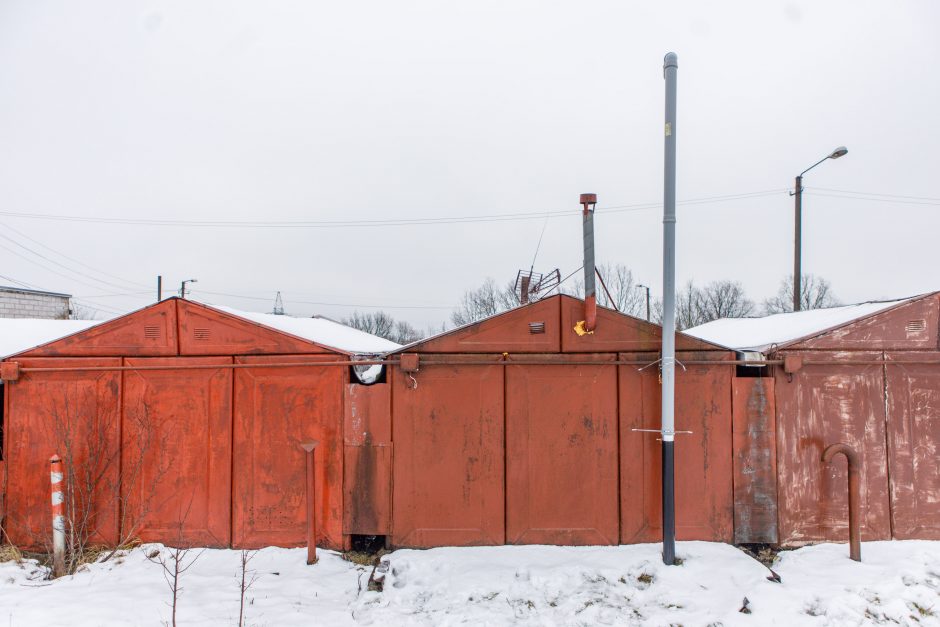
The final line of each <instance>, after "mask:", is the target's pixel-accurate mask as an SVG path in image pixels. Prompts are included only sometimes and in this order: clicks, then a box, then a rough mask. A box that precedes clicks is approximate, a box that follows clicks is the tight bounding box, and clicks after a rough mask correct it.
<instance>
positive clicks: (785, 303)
mask: <svg viewBox="0 0 940 627" xmlns="http://www.w3.org/2000/svg"><path fill="white" fill-rule="evenodd" d="M839 304H840V303H839V299H838V298H836V295H835V294H833V293H832V286H831V285H830V284H829V281H827V280H826V279H824V278H822V277H818V276H816V275H814V274H804V275H802V279H801V281H800V308H801V309H802V310H803V311H807V310H810V309H825V308H826V307H836V306H838V305H839ZM788 311H793V275H792V274H791V275H788V276H787V277H786V278H785V279H783V280H782V281H781V282H780V289H778V290H777V294H776V296H773V297H772V298H768V299H767V300H765V301H764V313H765V314H766V315H770V314H776V313H785V312H788Z"/></svg>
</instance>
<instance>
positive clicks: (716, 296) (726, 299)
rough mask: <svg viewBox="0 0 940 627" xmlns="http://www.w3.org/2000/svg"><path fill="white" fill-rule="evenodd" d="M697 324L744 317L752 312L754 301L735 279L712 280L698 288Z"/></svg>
mask: <svg viewBox="0 0 940 627" xmlns="http://www.w3.org/2000/svg"><path fill="white" fill-rule="evenodd" d="M698 309H699V313H698V317H699V319H700V320H701V322H699V323H698V324H704V323H706V322H711V321H712V320H718V319H719V318H744V317H746V316H749V315H751V314H752V313H754V309H755V308H754V301H752V300H750V299H748V298H747V296H746V295H745V294H744V287H743V286H742V285H741V284H740V283H738V282H737V281H727V280H723V281H712V282H711V283H709V284H708V285H706V286H705V287H703V288H702V289H700V290H699V302H698Z"/></svg>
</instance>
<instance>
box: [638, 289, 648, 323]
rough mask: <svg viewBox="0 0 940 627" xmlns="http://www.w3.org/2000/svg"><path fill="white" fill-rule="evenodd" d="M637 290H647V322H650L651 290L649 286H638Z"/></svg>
mask: <svg viewBox="0 0 940 627" xmlns="http://www.w3.org/2000/svg"><path fill="white" fill-rule="evenodd" d="M636 289H638V290H646V321H647V322H649V321H650V288H649V285H637V286H636Z"/></svg>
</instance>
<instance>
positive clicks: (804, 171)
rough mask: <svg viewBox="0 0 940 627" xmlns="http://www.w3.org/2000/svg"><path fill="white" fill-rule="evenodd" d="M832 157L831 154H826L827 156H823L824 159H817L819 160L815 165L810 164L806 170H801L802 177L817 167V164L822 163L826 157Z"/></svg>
mask: <svg viewBox="0 0 940 627" xmlns="http://www.w3.org/2000/svg"><path fill="white" fill-rule="evenodd" d="M830 158H831V156H830V155H826V156H825V157H823V158H822V159H820V160H819V161H817V162H816V163H814V164H813V165H811V166H809V167H808V168H806V169H805V170H803V171H802V172H800V178H803V175H804V174H806V173H807V172H809V171H810V170H812V169H813V168H815V167H816V166H817V165H819V164H820V163H822V162H823V161H825V160H826V159H830Z"/></svg>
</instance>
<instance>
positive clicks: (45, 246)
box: [0, 223, 148, 289]
mask: <svg viewBox="0 0 940 627" xmlns="http://www.w3.org/2000/svg"><path fill="white" fill-rule="evenodd" d="M0 226H2V227H3V228H4V229H9V230H11V231H13V232H14V233H16V234H17V235H19V236H20V237H23V238H25V239H28V240H29V241H31V242H32V243H34V244H36V245H37V246H41V247H42V248H45V249H46V250H48V251H50V252H52V253H55V254H56V255H59V256H60V257H63V258H65V259H68V260H69V261H72V262H74V263H77V264H78V265H80V266H82V267H84V268H88V269H89V270H93V271H95V272H97V273H98V274H101V275H104V276H109V277H111V278H112V279H117V280H118V281H120V282H121V283H126V284H127V285H130V286H134V287H148V286H146V285H144V284H142V283H137V282H135V281H128V280H127V279H124V278H121V277H119V276H117V275H115V274H111V273H110V272H105V271H104V270H99V269H98V268H95V267H93V266H90V265H88V264H87V263H84V262H82V261H79V260H78V259H76V258H74V257H70V256H69V255H66V254H65V253H63V252H60V251H58V250H56V249H54V248H52V247H50V246H47V245H45V244H43V243H42V242H40V241H39V240H36V239H34V238H32V237H30V236H29V235H27V234H26V233H24V232H22V231H20V230H18V229H15V228H13V227H12V226H10V225H9V224H6V223H0ZM7 239H9V238H7ZM34 254H37V253H34ZM121 289H127V287H122V288H121Z"/></svg>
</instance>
